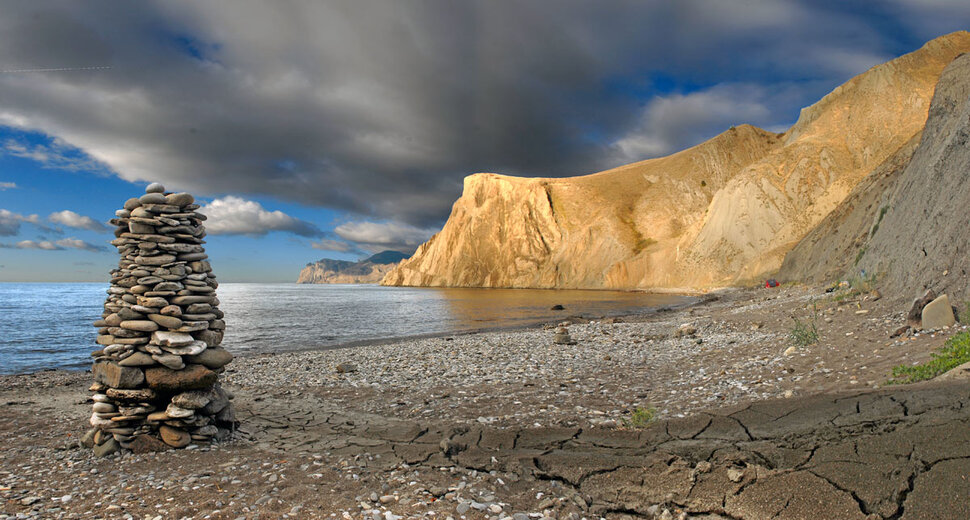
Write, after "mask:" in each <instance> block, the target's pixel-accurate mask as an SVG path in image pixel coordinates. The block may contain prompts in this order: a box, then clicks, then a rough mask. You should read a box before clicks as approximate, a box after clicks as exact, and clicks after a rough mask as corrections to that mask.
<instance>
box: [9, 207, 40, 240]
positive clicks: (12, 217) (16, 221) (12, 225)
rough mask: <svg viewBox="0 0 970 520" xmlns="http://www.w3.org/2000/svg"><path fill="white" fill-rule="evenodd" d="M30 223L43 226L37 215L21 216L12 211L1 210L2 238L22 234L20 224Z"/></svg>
mask: <svg viewBox="0 0 970 520" xmlns="http://www.w3.org/2000/svg"><path fill="white" fill-rule="evenodd" d="M23 222H28V223H30V224H35V225H38V226H42V224H41V223H40V217H39V216H37V215H21V214H19V213H14V212H12V211H10V210H6V209H0V236H5V237H12V236H14V235H16V234H17V233H19V232H20V224H21V223H23Z"/></svg>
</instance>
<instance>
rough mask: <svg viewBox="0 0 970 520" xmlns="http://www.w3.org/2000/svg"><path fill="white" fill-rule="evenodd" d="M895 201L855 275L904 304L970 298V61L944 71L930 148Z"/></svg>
mask: <svg viewBox="0 0 970 520" xmlns="http://www.w3.org/2000/svg"><path fill="white" fill-rule="evenodd" d="M887 193H888V197H886V198H887V201H886V203H885V204H884V205H883V206H881V207H880V210H879V211H880V214H883V216H882V219H881V222H879V225H878V227H876V228H875V229H874V231H873V233H872V234H871V238H870V239H869V241H868V243H867V244H864V245H863V248H862V249H861V250H860V253H859V262H858V265H856V266H855V267H854V269H855V270H856V271H857V272H861V271H862V270H865V271H866V272H868V273H872V274H875V275H877V276H878V283H879V287H880V288H881V289H882V290H883V292H884V293H886V294H888V295H890V296H893V297H896V298H900V299H909V298H913V297H915V296H917V295H919V294H921V293H922V292H923V289H925V288H933V289H934V290H936V291H937V292H940V293H948V294H949V295H950V297H951V301H955V302H963V301H966V300H967V299H968V298H970V276H968V275H970V254H968V253H970V251H968V248H970V224H968V222H970V219H968V216H967V215H968V211H970V55H963V56H961V57H959V58H957V59H956V60H954V61H953V63H951V64H950V65H949V66H948V67H947V68H946V70H945V71H944V73H943V76H942V77H941V78H940V82H939V85H938V86H937V89H936V95H935V96H934V97H933V104H932V105H931V107H930V111H929V118H928V119H927V122H926V128H925V129H924V130H923V136H922V141H921V142H920V145H919V147H918V148H917V149H916V152H915V153H914V154H913V158H912V160H911V161H910V162H909V164H908V165H907V167H906V169H905V170H904V171H903V173H902V175H901V176H900V178H899V180H898V182H896V183H895V186H892V187H891V188H890V190H888V191H887ZM882 208H885V211H884V212H883V210H882ZM877 218H878V216H877Z"/></svg>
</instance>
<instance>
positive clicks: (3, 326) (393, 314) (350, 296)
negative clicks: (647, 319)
mask: <svg viewBox="0 0 970 520" xmlns="http://www.w3.org/2000/svg"><path fill="white" fill-rule="evenodd" d="M107 288H108V284H107V283H95V282H75V283H71V282H63V283H46V282H0V374H20V373H29V372H36V371H40V370H46V369H67V370H84V369H87V368H88V367H89V366H90V363H91V357H90V353H91V352H92V351H94V350H97V349H98V346H97V345H96V344H95V341H94V340H95V337H96V335H97V334H96V329H95V328H94V327H93V326H92V323H93V322H94V321H95V320H97V319H99V318H100V317H101V313H102V310H103V304H104V299H105V296H106V292H105V291H106V290H107ZM218 296H219V299H220V301H221V304H220V308H221V309H222V310H223V311H224V312H225V314H226V318H225V319H226V323H227V329H226V335H225V339H224V341H223V346H225V347H226V348H227V349H228V350H230V351H231V352H232V353H233V354H235V355H237V356H239V355H247V354H261V353H272V352H286V351H296V350H314V349H328V348H337V347H343V346H348V345H354V344H358V343H367V342H374V341H381V340H390V339H396V338H406V337H415V336H427V335H440V334H452V333H455V334H457V333H467V332H473V331H479V330H494V329H503V328H516V327H523V326H528V325H533V324H539V323H544V322H549V321H554V320H556V318H566V317H568V316H583V317H589V318H596V317H607V316H619V315H626V314H637V313H645V312H650V311H652V310H654V309H656V308H658V307H662V306H669V305H678V304H683V303H687V302H689V301H691V299H690V298H689V297H687V296H681V295H672V294H653V293H643V292H627V291H604V290H562V289H557V290H543V289H458V288H447V289H446V288H414V287H383V286H379V285H370V284H347V285H326V284H319V285H304V284H296V283H224V284H221V285H220V286H219V289H218ZM555 305H562V306H563V310H552V307H553V306H555Z"/></svg>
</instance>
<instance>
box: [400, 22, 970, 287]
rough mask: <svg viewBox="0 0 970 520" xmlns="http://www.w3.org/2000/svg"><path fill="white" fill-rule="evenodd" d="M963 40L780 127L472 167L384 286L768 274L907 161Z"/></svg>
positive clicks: (866, 80) (588, 283) (678, 280)
mask: <svg viewBox="0 0 970 520" xmlns="http://www.w3.org/2000/svg"><path fill="white" fill-rule="evenodd" d="M967 51H970V33H968V32H965V31H962V32H956V33H952V34H949V35H946V36H942V37H940V38H937V39H935V40H932V41H930V42H929V43H927V44H926V45H924V46H923V47H922V48H920V49H919V50H917V51H914V52H912V53H910V54H907V55H904V56H901V57H899V58H897V59H895V60H892V61H890V62H888V63H885V64H882V65H878V66H876V67H873V68H872V69H870V70H868V71H866V72H864V73H862V74H860V75H859V76H856V77H855V78H853V79H851V80H850V81H848V82H847V83H845V84H844V85H842V86H840V87H838V88H836V89H835V90H834V91H832V92H831V93H830V94H828V95H827V96H825V97H824V98H822V99H821V100H820V101H819V102H817V103H815V104H814V105H812V106H810V107H807V108H805V109H803V110H802V112H801V115H800V117H799V118H798V121H797V122H796V123H795V125H794V126H792V127H791V128H790V129H789V130H788V131H787V132H785V133H783V134H774V133H771V132H766V131H764V130H761V129H758V128H754V127H751V126H748V125H740V126H737V127H734V128H731V129H730V130H728V131H726V132H724V133H723V134H721V135H719V136H717V137H714V138H713V139H711V140H709V141H707V142H704V143H701V144H699V145H697V146H695V147H693V148H690V149H687V150H684V151H682V152H679V153H676V154H673V155H671V156H668V157H663V158H658V159H650V160H647V161H642V162H638V163H634V164H630V165H627V166H621V167H619V168H615V169H612V170H608V171H604V172H600V173H596V174H592V175H586V176H581V177H570V178H519V177H510V176H505V175H497V174H492V173H481V174H475V175H472V176H469V177H467V178H466V179H465V185H464V192H463V194H462V196H461V198H460V199H458V201H457V202H456V203H455V205H454V208H453V210H452V213H451V216H450V217H449V219H448V221H447V223H446V224H445V226H444V228H443V229H442V230H441V232H440V233H438V234H436V235H435V236H434V237H432V238H431V239H430V240H429V241H428V242H426V243H425V244H423V245H422V246H421V247H419V248H418V250H417V252H416V253H415V254H414V256H413V257H411V258H410V259H408V260H406V261H404V262H402V263H401V265H400V266H398V267H397V268H395V269H394V270H392V271H391V272H390V273H388V275H387V276H386V277H385V278H384V279H383V281H382V283H383V284H385V285H413V286H462V287H533V288H613V289H637V288H639V289H645V288H649V289H658V288H661V289H670V288H709V287H715V286H726V285H733V284H738V283H743V282H745V281H747V280H753V279H757V278H760V277H763V276H764V275H766V274H770V273H772V272H774V271H777V270H778V268H779V267H780V266H781V265H782V261H783V259H784V257H785V255H786V254H787V253H788V252H789V251H790V250H791V249H792V248H793V247H795V245H796V244H797V243H798V242H799V241H800V240H802V239H803V238H804V237H805V236H806V235H807V234H809V233H810V232H811V231H812V230H813V229H814V228H815V227H816V226H817V225H819V224H820V223H821V222H822V221H823V219H825V217H826V216H827V215H829V214H830V213H831V212H832V211H833V210H835V209H836V208H837V207H838V206H839V205H840V204H841V203H842V202H843V201H845V200H846V198H847V197H849V196H850V194H851V193H852V191H853V189H855V188H857V187H858V186H860V183H864V185H868V184H870V183H872V182H875V181H876V179H878V178H879V177H880V176H883V175H885V174H886V173H888V172H891V171H893V170H894V168H896V167H898V166H899V165H900V164H903V163H907V162H908V158H909V153H911V152H912V150H913V146H914V140H918V136H919V134H920V133H921V132H922V131H923V128H924V126H925V125H926V121H927V114H928V113H929V111H930V101H931V99H932V97H933V94H934V91H935V90H936V85H937V81H938V80H939V78H940V75H941V74H942V73H943V69H944V68H945V67H946V66H947V65H948V64H949V63H950V62H951V61H953V59H954V58H955V57H957V56H958V55H960V54H961V53H963V52H967ZM941 103H942V101H941ZM927 153H928V152H927ZM919 171H922V168H920V169H919ZM883 184H885V183H883ZM938 185H939V183H938V182H937V183H934V184H933V185H932V186H933V187H934V188H935V187H937V186H938ZM925 202H926V201H925V200H923V199H920V200H919V201H917V202H915V203H916V204H925ZM912 209H913V208H908V209H907V211H908V212H907V213H905V214H904V213H903V212H902V211H897V212H896V213H897V214H898V215H900V216H899V217H893V218H900V219H905V218H912V216H913V215H915V214H914V213H912V212H911V210H912ZM875 250H876V247H875V246H873V248H871V249H870V250H869V253H868V254H869V255H870V258H874V257H872V256H871V255H872V254H873V253H875ZM853 257H854V255H853ZM878 261H879V260H873V261H872V263H873V264H875V263H878Z"/></svg>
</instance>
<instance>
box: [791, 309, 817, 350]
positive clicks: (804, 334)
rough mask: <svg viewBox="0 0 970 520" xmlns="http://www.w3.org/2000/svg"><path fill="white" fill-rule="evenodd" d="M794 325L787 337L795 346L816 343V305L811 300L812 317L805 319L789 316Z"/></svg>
mask: <svg viewBox="0 0 970 520" xmlns="http://www.w3.org/2000/svg"><path fill="white" fill-rule="evenodd" d="M791 319H792V321H794V322H795V325H794V326H793V327H792V329H791V330H790V331H789V332H788V339H789V340H791V342H792V344H793V345H794V346H796V347H807V346H809V345H814V344H816V343H818V305H817V304H816V303H815V302H812V317H811V318H809V319H808V320H806V321H802V320H800V319H798V317H796V316H795V315H792V317H791Z"/></svg>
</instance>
